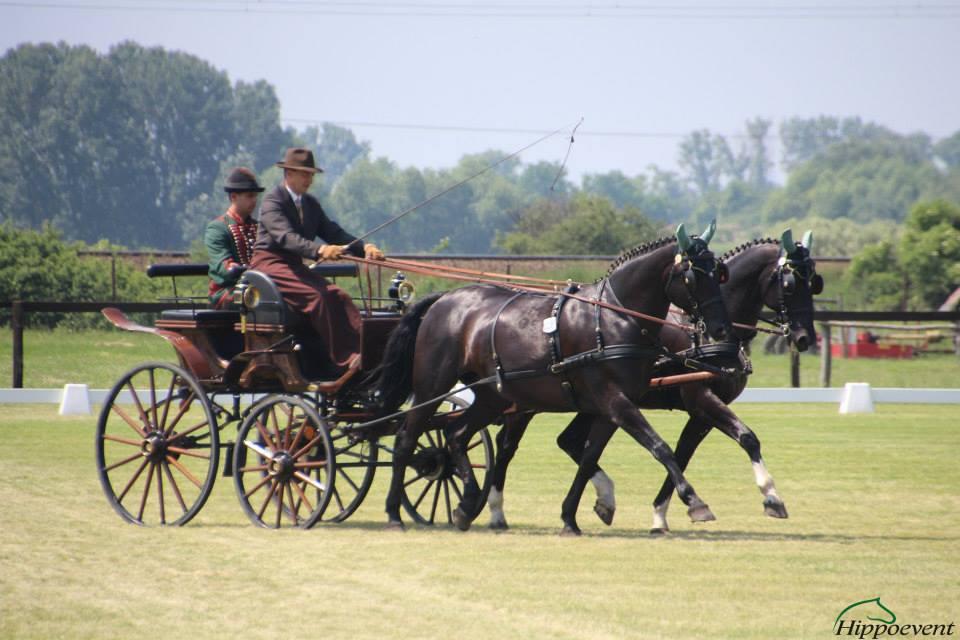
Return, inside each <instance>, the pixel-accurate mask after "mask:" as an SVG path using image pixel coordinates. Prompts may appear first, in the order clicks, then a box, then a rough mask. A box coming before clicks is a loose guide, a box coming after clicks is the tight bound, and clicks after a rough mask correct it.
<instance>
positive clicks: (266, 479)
mask: <svg viewBox="0 0 960 640" xmlns="http://www.w3.org/2000/svg"><path fill="white" fill-rule="evenodd" d="M271 480H273V476H264V477H263V479H262V480H260V482H258V483H257V484H255V485H254V486H253V488H252V489H250V490H249V491H247V492H246V493H244V494H243V497H244V498H246V499H248V500H249V499H250V496H252V495H253V494H254V493H256V492H257V491H259V490H260V488H261V487H263V485H265V484H267V483H268V482H270V481H271Z"/></svg>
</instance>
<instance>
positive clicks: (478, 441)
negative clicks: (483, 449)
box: [466, 438, 483, 451]
mask: <svg viewBox="0 0 960 640" xmlns="http://www.w3.org/2000/svg"><path fill="white" fill-rule="evenodd" d="M482 444H483V438H477V441H476V442H474V443H472V444H470V445H468V446H467V448H466V451H470V450H471V449H476V448H477V447H479V446H480V445H482Z"/></svg>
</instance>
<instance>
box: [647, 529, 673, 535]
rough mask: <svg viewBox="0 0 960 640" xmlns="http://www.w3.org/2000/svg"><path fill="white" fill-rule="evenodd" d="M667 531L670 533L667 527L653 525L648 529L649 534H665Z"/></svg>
mask: <svg viewBox="0 0 960 640" xmlns="http://www.w3.org/2000/svg"><path fill="white" fill-rule="evenodd" d="M668 533H670V529H667V528H661V527H654V528H653V529H650V535H651V536H665V535H667V534H668Z"/></svg>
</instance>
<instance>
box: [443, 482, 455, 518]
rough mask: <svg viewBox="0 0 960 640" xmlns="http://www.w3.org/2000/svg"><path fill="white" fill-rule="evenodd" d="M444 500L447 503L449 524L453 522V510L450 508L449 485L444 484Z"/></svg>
mask: <svg viewBox="0 0 960 640" xmlns="http://www.w3.org/2000/svg"><path fill="white" fill-rule="evenodd" d="M443 500H444V502H446V503H447V522H453V509H452V508H451V507H450V490H449V489H448V488H447V483H446V482H444V483H443Z"/></svg>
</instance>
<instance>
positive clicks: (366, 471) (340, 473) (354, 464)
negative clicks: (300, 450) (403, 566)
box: [320, 416, 380, 522]
mask: <svg viewBox="0 0 960 640" xmlns="http://www.w3.org/2000/svg"><path fill="white" fill-rule="evenodd" d="M331 420H334V421H335V422H334V424H333V430H332V432H331V434H330V438H331V440H332V442H333V451H334V455H335V456H336V461H337V473H336V482H335V483H334V486H333V490H332V496H331V500H330V504H329V505H328V506H327V509H326V511H324V512H323V514H322V515H321V516H320V522H343V521H344V520H346V519H347V518H349V517H350V516H351V515H353V513H354V512H355V511H356V510H357V509H358V508H359V507H360V504H361V503H363V499H364V498H365V497H366V496H367V492H369V491H370V485H372V484H373V476H374V475H375V474H376V472H377V458H378V457H379V455H378V454H379V451H380V445H379V444H378V443H377V441H376V440H371V439H368V438H365V437H363V435H362V434H360V433H358V432H357V431H354V430H352V429H351V425H350V424H349V423H346V422H341V421H336V417H335V416H334V417H333V418H331Z"/></svg>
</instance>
